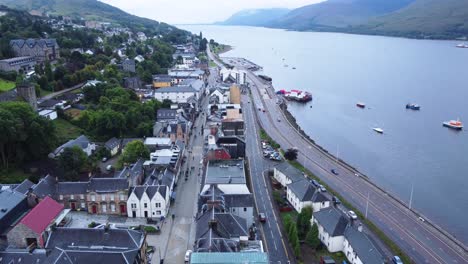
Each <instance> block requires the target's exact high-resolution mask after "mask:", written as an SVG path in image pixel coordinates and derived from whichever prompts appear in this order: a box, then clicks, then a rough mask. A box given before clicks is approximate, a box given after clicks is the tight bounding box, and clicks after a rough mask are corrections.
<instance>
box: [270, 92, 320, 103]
mask: <svg viewBox="0 0 468 264" xmlns="http://www.w3.org/2000/svg"><path fill="white" fill-rule="evenodd" d="M276 94H281V95H283V96H284V98H286V99H287V100H292V101H296V102H300V103H307V102H309V101H312V94H311V93H309V92H305V91H301V90H291V91H286V90H279V91H277V92H276Z"/></svg>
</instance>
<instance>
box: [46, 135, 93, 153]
mask: <svg viewBox="0 0 468 264" xmlns="http://www.w3.org/2000/svg"><path fill="white" fill-rule="evenodd" d="M75 146H76V147H79V148H81V149H82V150H83V151H84V153H86V155H87V156H88V157H89V156H91V155H92V154H93V152H94V151H95V150H96V144H94V143H93V142H91V141H90V140H89V139H88V138H87V137H86V136H84V135H81V136H79V137H78V138H76V139H73V140H70V141H68V142H67V143H65V144H63V145H62V146H60V147H58V148H56V149H55V150H54V152H52V153H50V154H49V157H50V158H56V157H58V156H60V154H62V152H63V151H64V150H65V149H66V148H71V147H75Z"/></svg>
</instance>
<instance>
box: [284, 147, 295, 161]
mask: <svg viewBox="0 0 468 264" xmlns="http://www.w3.org/2000/svg"><path fill="white" fill-rule="evenodd" d="M297 154H298V150H297V149H295V148H290V149H288V150H286V152H285V153H284V158H285V159H287V160H296V159H297Z"/></svg>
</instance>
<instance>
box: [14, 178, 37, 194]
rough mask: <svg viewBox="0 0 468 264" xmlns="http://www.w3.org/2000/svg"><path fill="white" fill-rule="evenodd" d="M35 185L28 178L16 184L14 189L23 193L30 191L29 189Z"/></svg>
mask: <svg viewBox="0 0 468 264" xmlns="http://www.w3.org/2000/svg"><path fill="white" fill-rule="evenodd" d="M33 186H34V183H33V182H31V181H30V180H28V179H26V180H24V181H23V182H22V183H21V184H19V185H18V186H16V188H15V189H14V190H15V191H17V192H19V193H22V194H27V193H28V192H29V189H30V188H32V187H33Z"/></svg>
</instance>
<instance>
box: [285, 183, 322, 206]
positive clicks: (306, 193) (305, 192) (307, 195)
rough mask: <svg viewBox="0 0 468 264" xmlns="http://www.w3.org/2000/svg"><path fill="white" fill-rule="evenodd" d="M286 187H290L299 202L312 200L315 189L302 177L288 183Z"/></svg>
mask: <svg viewBox="0 0 468 264" xmlns="http://www.w3.org/2000/svg"><path fill="white" fill-rule="evenodd" d="M287 188H288V189H290V190H291V192H293V193H294V195H296V197H297V198H298V199H299V201H301V202H305V201H312V196H313V195H314V193H315V191H316V188H315V186H313V185H312V184H311V183H310V182H309V181H308V180H306V179H304V178H302V180H299V181H294V182H292V183H290V184H288V185H287Z"/></svg>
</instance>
